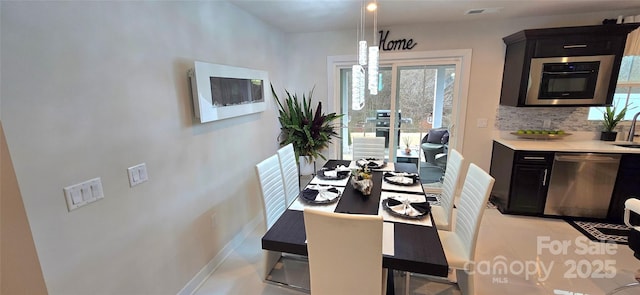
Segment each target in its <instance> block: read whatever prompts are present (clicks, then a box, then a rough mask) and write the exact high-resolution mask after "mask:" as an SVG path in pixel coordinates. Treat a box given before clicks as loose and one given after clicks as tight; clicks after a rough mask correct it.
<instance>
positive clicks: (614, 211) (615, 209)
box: [607, 154, 640, 224]
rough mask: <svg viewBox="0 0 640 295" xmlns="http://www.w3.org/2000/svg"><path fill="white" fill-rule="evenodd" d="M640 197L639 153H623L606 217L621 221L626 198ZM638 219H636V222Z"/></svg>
mask: <svg viewBox="0 0 640 295" xmlns="http://www.w3.org/2000/svg"><path fill="white" fill-rule="evenodd" d="M632 197H635V198H640V154H623V155H622V159H621V160H620V167H619V168H618V177H617V178H616V185H615V187H614V188H613V194H612V197H611V204H610V205H609V213H608V214H607V219H609V220H610V221H611V222H616V223H622V221H623V216H624V202H625V201H626V200H627V199H628V198H632ZM638 222H640V221H636V224H638Z"/></svg>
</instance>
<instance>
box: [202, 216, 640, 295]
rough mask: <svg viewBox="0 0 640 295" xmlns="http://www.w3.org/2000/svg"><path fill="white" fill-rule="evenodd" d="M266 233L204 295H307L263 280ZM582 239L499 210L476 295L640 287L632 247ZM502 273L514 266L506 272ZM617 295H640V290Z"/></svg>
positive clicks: (486, 229)
mask: <svg viewBox="0 0 640 295" xmlns="http://www.w3.org/2000/svg"><path fill="white" fill-rule="evenodd" d="M263 232H264V229H263V226H258V228H257V229H256V230H255V231H254V232H253V233H252V234H251V235H250V236H249V237H248V238H247V239H246V240H245V241H244V242H243V244H242V246H240V247H239V248H238V249H236V250H235V251H233V253H232V254H231V255H229V257H228V258H227V259H226V260H225V262H224V263H223V264H222V265H221V266H220V267H219V268H218V269H217V270H216V271H215V272H214V273H213V274H212V275H211V277H210V278H209V279H208V280H207V281H206V282H205V283H204V284H203V285H202V286H201V288H200V289H199V290H198V291H197V292H196V295H209V294H304V293H303V292H300V291H295V290H291V289H288V288H284V287H280V286H276V285H272V284H268V283H264V282H263V281H262V279H261V277H260V273H261V272H260V261H261V249H260V237H261V236H262V233H263ZM582 237H583V236H582V235H581V234H580V233H579V232H578V231H577V230H575V229H574V228H573V227H571V226H570V225H569V224H567V223H566V222H564V221H562V220H559V219H548V218H536V217H525V216H513V215H503V214H501V213H500V212H499V211H498V210H496V209H492V208H488V209H486V211H485V214H484V217H483V220H482V225H481V228H480V235H479V237H478V245H477V252H476V263H477V268H476V270H477V275H476V278H475V283H476V294H480V295H484V294H527V295H528V294H559V295H583V294H594V295H595V294H605V293H606V292H608V291H609V290H612V289H614V288H615V287H617V286H621V285H624V284H627V283H631V282H633V276H634V273H635V272H636V270H638V269H640V261H639V260H636V259H635V258H634V257H633V254H632V251H631V250H630V249H629V248H628V246H626V245H609V246H607V247H609V248H607V247H605V245H606V244H602V243H592V242H587V241H586V240H585V239H583V238H582ZM561 245H564V246H561ZM538 250H540V251H538ZM538 252H540V253H538ZM582 252H587V253H582ZM501 266H506V271H505V268H503V267H501ZM285 269H286V273H285V272H284V271H282V270H280V275H289V276H290V275H291V273H294V274H295V275H294V276H293V279H294V281H297V282H299V283H300V284H302V285H304V284H306V285H308V270H307V269H306V266H305V265H304V263H300V262H295V261H294V262H293V263H288V264H286V265H285ZM607 270H615V276H612V277H611V278H607V277H606V276H609V275H608V274H606V271H607ZM598 276H601V277H602V276H605V277H604V278H598ZM290 278H291V277H290ZM402 280H403V278H401V277H399V276H398V277H397V283H396V294H404V285H403V284H402ZM410 294H441V295H444V294H460V292H459V290H458V289H457V288H456V287H455V285H447V284H442V283H435V282H433V281H431V280H427V279H426V278H421V277H412V279H411V285H410ZM616 294H618V295H620V294H640V288H638V289H634V290H633V291H630V290H628V291H625V292H620V293H616Z"/></svg>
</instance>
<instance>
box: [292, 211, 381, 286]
mask: <svg viewBox="0 0 640 295" xmlns="http://www.w3.org/2000/svg"><path fill="white" fill-rule="evenodd" d="M303 214H304V225H305V231H306V234H307V249H308V253H309V272H310V275H311V276H310V277H311V294H382V289H383V286H384V285H385V284H383V269H382V255H381V254H382V216H380V215H361V214H342V213H333V212H323V211H320V210H314V209H305V210H304V213H303Z"/></svg>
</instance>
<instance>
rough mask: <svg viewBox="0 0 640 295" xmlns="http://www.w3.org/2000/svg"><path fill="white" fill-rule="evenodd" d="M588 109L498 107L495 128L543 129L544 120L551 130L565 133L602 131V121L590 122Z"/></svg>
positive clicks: (513, 129) (509, 129)
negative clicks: (559, 130) (548, 121)
mask: <svg viewBox="0 0 640 295" xmlns="http://www.w3.org/2000/svg"><path fill="white" fill-rule="evenodd" d="M588 114H589V108H588V107H527V108H525V107H511V106H503V105H499V106H498V111H497V115H496V120H495V126H494V127H495V128H496V129H498V130H500V131H515V130H519V129H543V128H542V126H543V123H544V120H550V121H551V127H550V128H549V129H561V130H564V131H574V132H577V131H590V132H598V131H600V126H601V125H602V123H601V122H600V121H589V120H587V116H588Z"/></svg>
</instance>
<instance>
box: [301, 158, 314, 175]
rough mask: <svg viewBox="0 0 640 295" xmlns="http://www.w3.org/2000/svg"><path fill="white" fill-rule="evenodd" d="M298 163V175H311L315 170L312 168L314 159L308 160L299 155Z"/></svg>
mask: <svg viewBox="0 0 640 295" xmlns="http://www.w3.org/2000/svg"><path fill="white" fill-rule="evenodd" d="M298 163H299V165H300V175H311V174H313V172H315V171H314V169H313V166H314V161H308V160H307V157H305V156H300V157H299V158H298Z"/></svg>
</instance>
